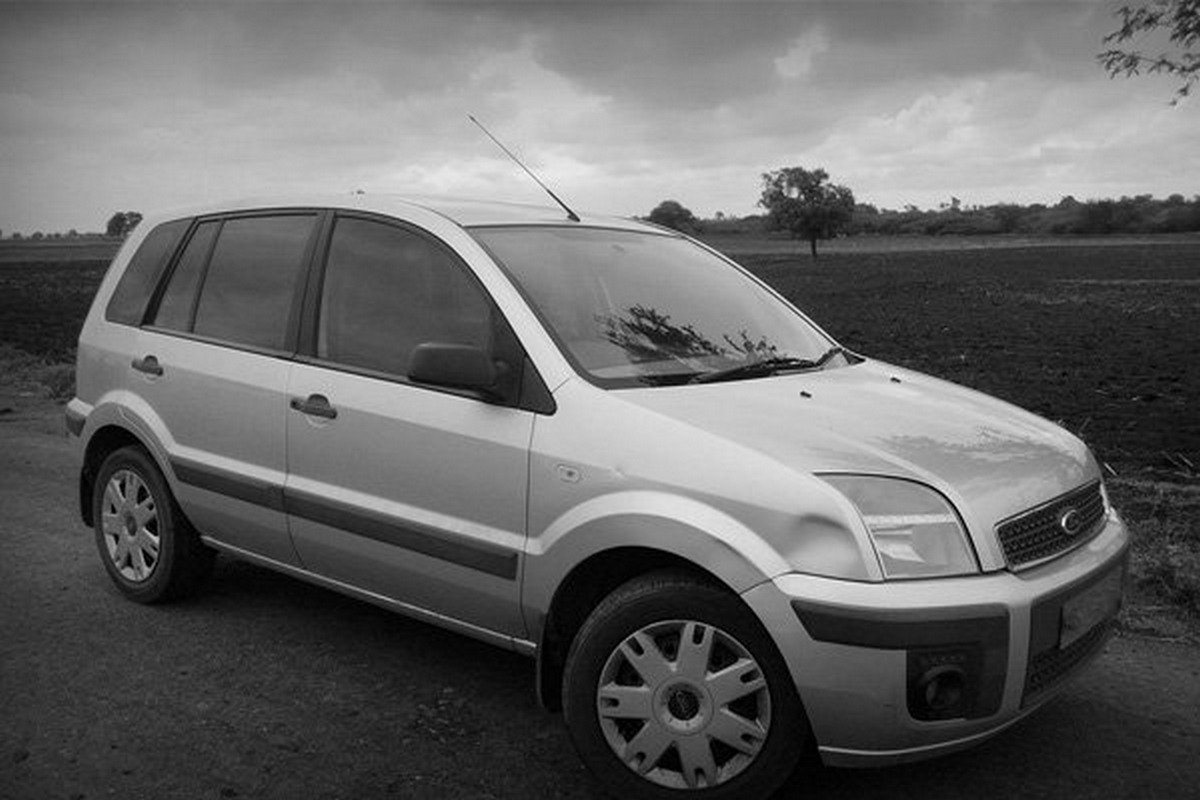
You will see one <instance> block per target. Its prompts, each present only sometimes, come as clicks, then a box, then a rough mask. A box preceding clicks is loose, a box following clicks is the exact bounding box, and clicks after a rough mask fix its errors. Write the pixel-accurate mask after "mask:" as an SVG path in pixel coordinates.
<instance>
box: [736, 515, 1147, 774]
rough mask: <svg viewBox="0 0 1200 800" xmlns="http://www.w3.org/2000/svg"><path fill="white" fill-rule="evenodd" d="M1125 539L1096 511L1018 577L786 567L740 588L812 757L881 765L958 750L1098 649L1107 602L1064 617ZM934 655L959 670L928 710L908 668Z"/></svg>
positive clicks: (1089, 592)
mask: <svg viewBox="0 0 1200 800" xmlns="http://www.w3.org/2000/svg"><path fill="white" fill-rule="evenodd" d="M1128 542H1129V537H1128V533H1127V532H1126V530H1125V526H1124V524H1123V523H1122V522H1121V520H1120V518H1119V517H1118V516H1117V515H1116V514H1115V513H1114V512H1109V513H1108V515H1107V517H1106V518H1105V520H1104V527H1103V529H1102V530H1101V531H1100V533H1099V534H1098V535H1096V536H1095V537H1094V538H1092V539H1091V540H1090V541H1089V542H1088V543H1087V544H1086V545H1084V546H1082V547H1080V548H1078V549H1076V550H1073V551H1071V552H1070V553H1067V554H1065V555H1064V556H1062V557H1061V558H1058V559H1056V560H1054V561H1051V562H1049V563H1046V564H1043V565H1041V566H1039V567H1036V568H1033V569H1030V570H1027V571H1023V572H1020V573H1012V572H1008V571H1002V572H995V573H990V574H986V575H975V576H969V577H962V578H946V579H940V580H921V581H895V582H887V583H856V582H851V581H842V580H836V579H831V578H823V577H818V576H812V575H800V574H787V575H782V576H779V577H777V578H775V579H774V580H773V581H770V582H767V583H763V584H760V585H759V586H757V587H755V588H753V589H751V590H749V591H747V592H746V593H745V594H744V595H743V597H744V599H745V600H746V602H747V603H749V604H750V606H751V607H752V608H753V609H754V610H755V611H756V613H758V615H759V618H760V619H762V620H763V621H764V623H765V624H766V626H767V629H768V630H769V631H770V632H771V634H772V636H773V638H774V639H775V642H776V644H777V646H778V647H779V649H780V652H781V653H782V654H783V656H784V659H785V660H786V661H787V663H788V667H789V669H790V670H791V673H792V678H793V680H794V681H795V683H796V687H797V690H798V691H799V694H800V698H801V700H802V701H803V703H804V707H805V710H806V712H807V714H808V721H809V724H810V725H811V728H812V731H813V734H814V736H815V737H816V740H817V745H818V748H819V750H820V753H821V756H822V759H823V760H824V761H825V763H827V764H830V765H833V766H883V765H887V764H894V763H902V762H906V761H915V760H920V759H923V758H928V757H931V756H935V755H939V754H942V753H946V752H951V751H954V750H958V749H962V748H964V747H969V746H971V745H972V744H974V743H976V742H977V741H980V740H982V739H984V738H987V737H988V736H991V735H993V734H995V733H998V732H999V731H1001V730H1003V729H1004V728H1006V727H1008V726H1009V725H1011V724H1012V723H1014V722H1016V721H1017V720H1018V719H1020V718H1021V717H1023V716H1025V715H1026V714H1028V713H1029V712H1031V711H1033V710H1034V709H1035V708H1037V707H1038V706H1039V705H1041V704H1042V703H1043V702H1045V700H1047V699H1049V698H1050V697H1052V696H1054V695H1055V694H1056V693H1057V692H1058V690H1060V689H1061V688H1062V687H1063V686H1064V685H1065V684H1066V682H1067V681H1068V679H1069V678H1070V677H1071V676H1073V675H1075V674H1076V673H1077V672H1078V671H1079V670H1080V669H1082V667H1083V666H1084V665H1085V664H1087V663H1089V662H1090V661H1091V660H1092V659H1093V658H1094V657H1095V656H1096V655H1098V654H1099V652H1100V651H1101V650H1102V649H1103V645H1104V643H1105V641H1106V640H1107V636H1108V633H1109V632H1110V631H1111V628H1112V623H1113V618H1114V617H1115V611H1116V608H1115V606H1105V607H1102V608H1101V609H1099V610H1092V611H1087V610H1086V608H1084V609H1083V612H1082V614H1083V616H1082V618H1083V619H1085V620H1086V629H1079V630H1075V629H1072V628H1071V626H1075V627H1076V628H1078V627H1079V625H1080V623H1079V619H1080V618H1081V610H1080V608H1081V607H1082V606H1085V605H1086V604H1085V602H1084V601H1088V602H1090V600H1091V598H1092V597H1093V596H1099V595H1102V594H1103V592H1102V591H1101V590H1104V591H1107V590H1108V587H1110V586H1111V585H1112V583H1113V581H1119V580H1120V579H1121V578H1120V577H1119V576H1120V575H1123V574H1124V572H1125V564H1126V560H1127V553H1128ZM1064 609H1066V611H1064ZM1064 618H1066V619H1067V620H1068V621H1067V622H1066V623H1065V624H1066V625H1067V626H1068V628H1067V629H1066V630H1064V629H1063V625H1064V622H1063V620H1064ZM947 664H949V665H951V667H949V668H952V669H956V670H959V671H960V672H961V673H963V674H965V675H967V676H968V679H967V680H966V681H964V682H963V685H962V686H961V687H960V689H961V691H959V692H958V693H957V694H956V695H955V697H956V698H957V702H955V703H954V704H952V705H950V706H948V707H945V708H942V709H939V708H937V707H936V705H937V704H936V703H935V704H934V705H935V707H934V708H933V709H930V707H929V705H928V704H927V703H926V702H925V700H928V695H927V694H925V693H926V692H927V690H928V683H925V682H924V681H923V680H922V677H923V676H927V675H929V674H931V671H936V670H944V669H947V667H946V665H947ZM923 698H924V699H923Z"/></svg>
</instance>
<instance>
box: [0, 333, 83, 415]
mask: <svg viewBox="0 0 1200 800" xmlns="http://www.w3.org/2000/svg"><path fill="white" fill-rule="evenodd" d="M0 392H4V393H7V394H14V395H18V396H23V397H40V398H45V399H49V400H57V401H66V400H70V399H71V398H72V397H73V396H74V395H75V363H74V359H71V361H69V362H66V361H53V360H50V359H47V358H45V357H41V356H35V355H31V354H29V353H26V352H25V351H23V350H18V349H17V348H15V347H13V346H12V345H10V344H6V343H3V342H0Z"/></svg>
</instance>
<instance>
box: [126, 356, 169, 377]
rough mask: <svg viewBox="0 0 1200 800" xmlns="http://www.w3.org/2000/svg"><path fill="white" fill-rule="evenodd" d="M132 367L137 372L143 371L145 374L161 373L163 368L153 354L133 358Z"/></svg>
mask: <svg viewBox="0 0 1200 800" xmlns="http://www.w3.org/2000/svg"><path fill="white" fill-rule="evenodd" d="M130 366H132V367H133V368H134V369H136V370H137V371H138V372H144V373H145V374H147V375H162V374H163V368H162V366H161V365H160V364H159V363H158V359H157V358H155V357H154V356H145V357H144V358H135V359H134V360H133V364H131V365H130Z"/></svg>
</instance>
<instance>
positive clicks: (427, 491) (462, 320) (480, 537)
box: [286, 213, 533, 636]
mask: <svg viewBox="0 0 1200 800" xmlns="http://www.w3.org/2000/svg"><path fill="white" fill-rule="evenodd" d="M310 306H311V312H310V315H309V316H310V318H311V328H310V330H311V339H312V341H311V342H310V346H309V349H308V353H307V355H305V354H304V353H302V354H301V356H300V357H298V360H297V363H296V365H295V367H294V368H293V370H292V373H291V376H290V380H289V388H288V395H289V398H290V403H291V408H292V410H291V411H290V412H289V413H288V415H287V436H288V477H287V487H286V497H287V500H286V502H287V509H288V512H289V524H290V527H291V531H292V538H293V541H294V543H295V547H296V549H297V551H298V553H299V555H300V558H301V560H302V561H303V563H304V565H305V567H306V568H307V569H309V570H311V571H314V572H316V573H318V574H320V575H322V576H325V577H327V578H331V579H334V580H336V581H339V582H343V583H346V584H350V585H352V586H355V587H357V588H359V589H365V590H367V591H369V592H372V593H374V594H377V595H380V596H382V597H386V598H388V599H389V600H392V601H396V602H399V603H403V604H407V605H409V606H411V607H415V608H419V609H423V610H425V611H430V612H433V613H435V614H438V615H441V616H443V617H449V618H452V619H453V620H456V621H458V622H459V623H466V625H467V626H468V627H469V628H474V629H477V630H478V629H483V630H484V631H488V632H492V633H499V634H502V635H505V636H520V635H522V634H523V632H524V626H523V623H522V621H521V615H520V613H519V581H518V577H519V571H520V566H521V564H520V557H521V551H522V543H523V540H524V531H525V503H526V489H527V485H526V484H527V479H528V465H527V460H528V450H529V440H530V436H531V432H532V426H533V414H532V412H530V411H525V410H522V409H520V408H516V407H513V406H512V405H504V404H500V403H497V402H494V401H493V402H487V401H485V400H484V399H482V398H480V397H478V396H475V395H472V394H471V393H469V392H459V391H451V390H444V389H435V388H431V387H428V386H421V385H417V384H414V383H411V382H410V381H409V380H408V378H407V377H406V375H407V367H408V361H409V357H410V354H411V352H412V350H413V348H414V347H416V346H417V345H419V344H422V343H424V342H446V343H459V344H473V345H477V346H480V347H484V348H486V349H488V350H489V351H490V352H491V353H492V354H493V356H494V357H495V358H496V359H497V360H498V361H499V362H502V363H501V368H502V370H505V371H506V376H507V379H508V380H510V381H517V380H519V375H520V365H521V364H522V363H523V353H521V352H520V351H519V347H516V340H515V338H514V337H513V336H512V334H511V332H509V330H508V328H507V326H506V325H505V323H504V321H503V319H502V318H501V316H500V314H499V312H498V311H497V310H496V308H495V307H494V305H493V303H492V301H491V299H490V298H489V296H488V294H487V293H486V292H485V291H484V289H483V287H482V286H481V285H480V284H479V283H478V281H477V280H476V279H475V277H474V276H473V275H472V274H471V272H470V271H469V269H468V268H467V267H466V265H465V264H463V263H462V262H461V261H460V260H459V259H458V257H457V256H456V255H455V254H454V253H453V251H452V250H451V249H450V248H449V247H447V246H446V245H444V244H443V243H442V242H440V241H439V240H437V239H435V238H434V237H433V236H431V235H430V234H428V233H427V232H425V231H423V230H421V229H419V228H416V227H413V226H407V225H404V224H401V223H399V222H396V221H394V220H385V219H380V218H372V217H366V216H360V215H353V214H348V213H346V214H340V215H339V216H338V217H337V218H336V220H335V222H334V224H333V227H332V233H331V236H330V239H329V244H328V255H327V257H326V263H325V269H324V271H323V276H322V278H321V280H320V283H319V288H318V289H317V291H316V292H315V293H314V295H313V298H312V300H311V301H310ZM306 322H307V321H306ZM302 347H303V346H302Z"/></svg>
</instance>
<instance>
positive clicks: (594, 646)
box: [563, 572, 808, 800]
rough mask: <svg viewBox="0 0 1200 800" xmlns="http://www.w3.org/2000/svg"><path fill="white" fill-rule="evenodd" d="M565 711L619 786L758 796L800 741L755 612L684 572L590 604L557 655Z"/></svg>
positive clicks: (792, 701)
mask: <svg viewBox="0 0 1200 800" xmlns="http://www.w3.org/2000/svg"><path fill="white" fill-rule="evenodd" d="M563 711H564V715H565V717H566V722H567V727H568V729H569V730H570V733H571V738H572V740H573V742H574V744H575V748H576V750H577V751H578V752H579V755H580V757H581V758H582V759H583V761H584V762H585V763H586V764H587V765H588V767H589V768H590V769H591V770H592V772H593V773H594V774H595V775H596V777H597V778H599V779H600V781H601V782H602V783H603V784H604V785H605V787H606V788H607V789H608V790H609V791H610V792H612V793H613V794H614V795H617V796H621V797H647V798H678V797H682V796H685V795H686V796H687V797H694V798H697V799H698V800H699V798H704V799H705V800H709V798H714V799H715V798H757V797H766V796H767V795H769V794H770V793H771V792H772V791H774V790H775V789H777V788H778V787H779V786H780V785H781V784H782V783H783V782H784V781H785V780H786V779H787V778H788V776H789V775H790V774H791V773H792V771H793V770H794V769H795V766H796V763H797V761H798V759H799V757H800V755H801V753H802V752H803V750H804V748H805V747H806V746H807V744H808V741H807V740H808V734H807V732H808V726H807V723H806V722H805V718H804V711H803V708H802V707H801V705H800V701H799V698H798V697H797V695H796V690H795V687H794V686H793V684H792V680H791V676H790V674H789V673H788V671H787V668H786V666H785V665H784V663H783V660H782V659H781V658H780V656H779V654H778V652H777V651H776V649H775V646H774V644H773V642H772V641H771V640H770V637H769V636H768V635H767V634H766V632H765V631H764V630H763V628H762V625H761V624H759V622H758V620H757V618H755V616H754V615H753V613H752V612H751V611H750V610H749V609H748V608H747V607H746V606H745V605H743V604H742V603H741V602H740V601H739V600H738V599H737V598H736V597H735V596H734V595H732V594H730V593H729V592H727V591H724V590H723V589H721V588H718V587H716V586H712V585H710V584H708V583H704V582H701V581H698V580H697V579H695V578H693V577H691V576H689V575H687V574H684V573H672V572H666V573H655V574H651V575H647V576H643V577H640V578H637V579H635V580H633V581H630V582H629V583H626V584H624V585H623V586H621V587H620V588H618V589H617V590H616V591H614V592H613V593H612V594H611V595H609V596H608V597H607V598H605V600H604V601H603V602H601V603H600V604H599V605H598V606H597V607H596V609H595V610H594V611H593V612H592V614H591V615H590V616H589V617H588V619H587V621H586V622H585V623H584V624H583V626H582V627H581V628H580V630H579V633H578V634H577V636H576V637H575V640H574V642H573V643H572V646H571V650H570V653H569V654H568V656H567V663H566V669H565V680H564V685H563Z"/></svg>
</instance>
